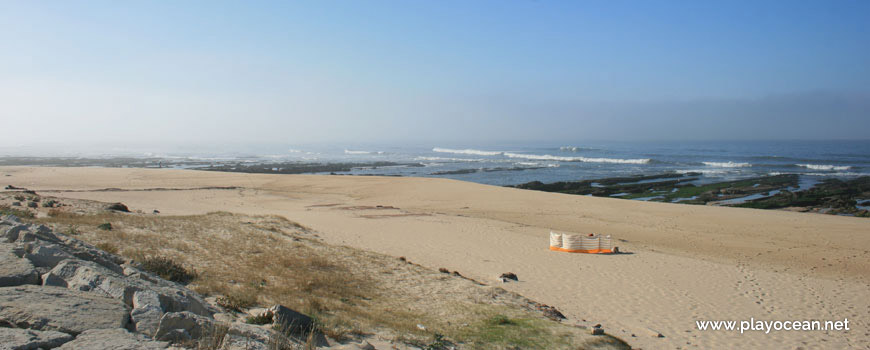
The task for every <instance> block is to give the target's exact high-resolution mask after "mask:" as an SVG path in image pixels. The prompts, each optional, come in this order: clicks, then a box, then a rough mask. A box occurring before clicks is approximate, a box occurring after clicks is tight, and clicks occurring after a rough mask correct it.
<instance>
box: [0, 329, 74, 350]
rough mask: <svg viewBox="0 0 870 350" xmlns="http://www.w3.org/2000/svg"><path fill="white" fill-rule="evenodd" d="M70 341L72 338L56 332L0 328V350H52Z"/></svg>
mask: <svg viewBox="0 0 870 350" xmlns="http://www.w3.org/2000/svg"><path fill="white" fill-rule="evenodd" d="M70 340H73V336H71V335H69V334H66V333H61V332H56V331H35V330H32V329H21V328H2V327H0V349H3V350H7V349H8V350H39V349H52V348H56V347H58V346H60V345H61V344H63V343H66V342H68V341H70Z"/></svg>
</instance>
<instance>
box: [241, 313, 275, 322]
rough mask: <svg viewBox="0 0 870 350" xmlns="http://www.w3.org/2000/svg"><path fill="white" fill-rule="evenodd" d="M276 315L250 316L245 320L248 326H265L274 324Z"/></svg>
mask: <svg viewBox="0 0 870 350" xmlns="http://www.w3.org/2000/svg"><path fill="white" fill-rule="evenodd" d="M273 316H274V315H273V314H272V312H269V311H267V312H264V313H262V314H260V315H257V316H250V317H248V318H246V319H245V323H247V324H255V325H264V324H272V317H273Z"/></svg>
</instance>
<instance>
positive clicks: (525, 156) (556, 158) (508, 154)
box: [503, 152, 650, 164]
mask: <svg viewBox="0 0 870 350" xmlns="http://www.w3.org/2000/svg"><path fill="white" fill-rule="evenodd" d="M503 154H504V156H505V157H509V158H523V159H531V160H554V161H558V162H584V163H611V164H646V163H649V162H650V159H619V158H587V157H560V156H553V155H549V154H543V155H541V154H519V153H511V152H504V153H503Z"/></svg>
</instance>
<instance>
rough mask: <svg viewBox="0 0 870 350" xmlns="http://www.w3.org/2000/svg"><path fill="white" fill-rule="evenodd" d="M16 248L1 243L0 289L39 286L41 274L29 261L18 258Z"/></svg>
mask: <svg viewBox="0 0 870 350" xmlns="http://www.w3.org/2000/svg"><path fill="white" fill-rule="evenodd" d="M14 250H15V246H13V245H11V244H5V243H0V261H2V262H3V263H2V264H0V287H9V286H20V285H22V284H39V273H38V272H37V271H36V268H35V267H34V266H33V264H32V263H30V261H29V260H27V259H24V258H20V257H18V256H17V255H16V254H15V253H14Z"/></svg>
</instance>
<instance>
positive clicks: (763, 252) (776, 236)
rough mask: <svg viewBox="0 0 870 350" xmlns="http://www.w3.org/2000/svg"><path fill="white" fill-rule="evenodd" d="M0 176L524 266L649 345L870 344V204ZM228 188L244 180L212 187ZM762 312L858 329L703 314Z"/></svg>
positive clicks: (421, 254)
mask: <svg viewBox="0 0 870 350" xmlns="http://www.w3.org/2000/svg"><path fill="white" fill-rule="evenodd" d="M6 174H9V175H11V176H8V177H7V176H5V175H6ZM0 179H2V180H0V185H2V186H6V185H8V184H11V185H15V186H22V187H27V188H29V189H33V190H36V191H38V192H41V193H43V194H47V195H55V196H59V197H69V198H81V199H92V200H99V201H121V202H124V203H125V204H127V205H128V206H130V207H131V208H132V209H134V210H142V211H145V212H150V211H152V210H153V209H158V210H160V212H161V215H167V214H169V215H171V214H201V213H206V212H209V211H217V210H222V211H230V212H239V213H246V214H278V215H282V216H285V217H287V218H288V219H291V220H294V221H297V222H299V223H301V224H303V225H306V226H308V227H311V228H313V229H315V230H318V231H319V232H320V233H321V235H322V236H323V238H324V239H325V240H326V241H327V242H329V243H337V244H345V245H349V246H352V247H358V248H363V249H367V250H372V251H377V252H381V253H386V254H390V255H394V256H406V257H408V259H410V260H412V261H415V262H419V263H421V264H423V265H425V266H429V267H432V268H439V267H446V268H448V269H450V270H458V271H460V272H461V273H462V274H463V275H466V276H469V277H472V278H475V279H479V280H482V281H492V282H493V283H495V277H496V276H498V275H499V274H500V273H502V272H507V271H511V272H515V273H516V274H517V275H518V276H519V278H520V282H518V283H508V284H505V285H503V287H504V288H505V289H508V290H511V291H515V292H518V293H521V294H523V295H525V296H527V297H529V298H532V299H535V300H537V301H540V302H543V303H547V304H550V305H554V306H556V307H558V308H559V309H560V310H561V311H562V312H564V313H565V314H566V316H568V317H569V319H570V320H569V322H577V323H579V324H587V325H588V324H594V323H601V324H602V325H603V327H604V328H605V329H606V331H607V332H608V333H610V334H613V335H615V336H618V337H621V338H623V339H624V340H626V341H627V342H629V343H630V344H632V345H633V346H634V347H637V348H643V349H678V348H679V349H733V348H744V349H767V348H778V349H780V348H781V349H800V348H802V349H870V319H868V316H870V284H868V283H870V220H868V219H866V218H852V217H839V216H828V215H820V214H808V213H793V212H786V211H764V210H754V209H741V208H724V207H706V206H690V205H679V204H667V203H649V202H640V201H629V200H620V199H609V198H595V197H584V196H571V195H562V194H554V193H544V192H535V191H525V190H517V189H510V188H502V187H495V186H486V185H480V184H473V183H466V182H460V181H452V180H444V179H425V178H392V177H391V178H383V177H351V176H314V175H254V174H238V173H215V172H203V171H185V170H166V169H151V170H146V169H102V168H27V167H2V168H0ZM227 186H231V187H236V188H233V189H209V187H227ZM103 189H110V190H103ZM155 189H157V190H155ZM377 206H383V207H381V208H378V207H377ZM550 229H555V230H562V231H569V232H578V233H588V232H596V233H604V234H611V235H613V236H614V237H615V238H617V239H623V240H625V241H624V242H622V241H617V242H618V245H619V247H620V248H621V250H623V251H628V252H631V253H632V254H621V255H586V254H570V253H560V252H552V251H550V250H548V249H547V245H548V233H549V230H550ZM750 318H755V319H761V320H822V321H825V320H843V319H844V318H848V319H849V326H850V328H851V330H850V331H778V332H777V331H773V332H771V333H770V334H764V333H763V332H748V333H744V334H740V333H739V332H736V331H709V330H708V331H699V330H697V329H696V328H695V321H697V320H749V319H750ZM583 320H586V321H585V322H584V321H583ZM657 333H661V334H663V335H664V338H658V337H655V336H654V335H655V334H657ZM632 334H634V336H632Z"/></svg>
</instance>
